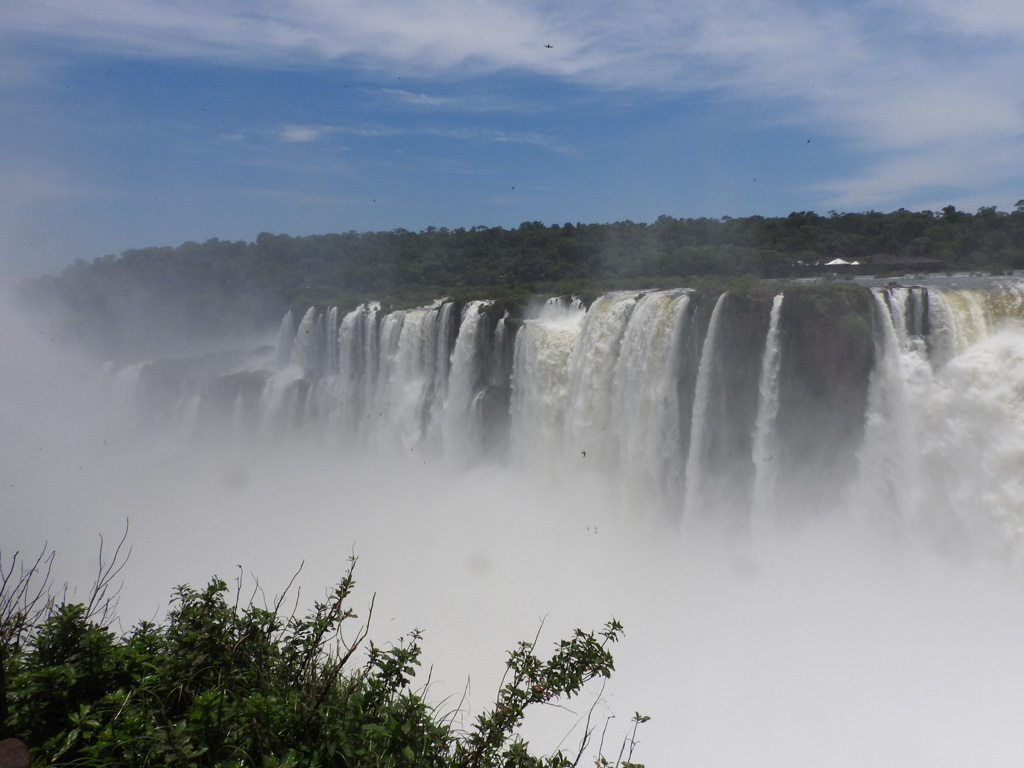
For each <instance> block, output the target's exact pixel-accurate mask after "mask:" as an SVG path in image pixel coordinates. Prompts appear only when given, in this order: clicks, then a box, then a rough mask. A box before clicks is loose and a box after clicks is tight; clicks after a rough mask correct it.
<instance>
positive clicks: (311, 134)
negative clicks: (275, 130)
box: [278, 125, 330, 144]
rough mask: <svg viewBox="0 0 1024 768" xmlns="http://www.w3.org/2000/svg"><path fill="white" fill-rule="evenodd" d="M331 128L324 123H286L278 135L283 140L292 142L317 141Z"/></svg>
mask: <svg viewBox="0 0 1024 768" xmlns="http://www.w3.org/2000/svg"><path fill="white" fill-rule="evenodd" d="M329 130H330V129H329V128H326V127H324V126H322V125H286V126H285V127H284V128H282V129H281V131H280V133H279V134H278V136H279V137H280V138H281V140H282V141H287V142H288V143H290V144H296V143H303V142H307V141H316V140H317V139H319V138H320V137H321V136H323V135H324V133H326V132H327V131H329Z"/></svg>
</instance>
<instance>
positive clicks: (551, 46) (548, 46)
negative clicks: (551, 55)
mask: <svg viewBox="0 0 1024 768" xmlns="http://www.w3.org/2000/svg"><path fill="white" fill-rule="evenodd" d="M544 47H545V48H554V47H555V46H553V45H551V44H550V43H546V44H545V45H544Z"/></svg>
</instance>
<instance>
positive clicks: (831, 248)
mask: <svg viewBox="0 0 1024 768" xmlns="http://www.w3.org/2000/svg"><path fill="white" fill-rule="evenodd" d="M835 259H842V260H844V261H846V262H851V263H849V264H845V265H839V266H835V265H829V262H832V261H834V260H835ZM852 262H856V263H852ZM1014 269H1024V200H1019V201H1018V202H1017V203H1016V205H1015V206H1014V210H1013V211H1011V212H1004V211H999V210H997V209H996V207H995V206H991V207H982V208H980V209H978V210H977V211H976V212H975V213H973V214H972V213H968V212H964V211H958V210H957V209H956V208H955V207H954V206H952V205H950V206H946V207H945V208H943V209H942V210H941V211H927V210H926V211H916V212H915V211H908V210H905V209H902V208H901V209H900V210H897V211H894V212H891V213H878V212H874V211H871V212H866V213H837V212H835V211H830V212H829V213H828V215H824V216H822V215H819V214H817V213H814V212H811V211H801V212H794V213H791V214H789V215H788V216H785V217H778V218H766V217H762V216H748V217H743V218H731V217H728V216H724V217H721V218H717V219H716V218H696V219H695V218H673V217H671V216H660V217H659V218H658V219H657V220H656V221H654V222H652V223H637V222H632V221H619V222H614V223H610V224H581V223H576V224H573V223H570V222H566V223H564V224H561V225H559V224H551V225H546V224H544V223H542V222H539V221H533V222H523V223H522V224H520V225H519V227H518V228H516V229H504V228H502V227H484V226H474V227H471V228H468V229H467V228H462V227H460V228H458V229H447V228H437V227H427V228H426V229H425V230H423V231H421V232H410V231H408V230H404V229H396V230H392V231H388V232H356V231H350V232H345V233H340V234H339V233H335V234H323V235H309V236H303V237H296V236H290V235H286V234H271V233H267V232H263V233H261V234H260V235H259V236H258V237H257V238H256V240H255V242H251V243H250V242H244V241H224V240H218V239H216V238H214V239H210V240H208V241H206V242H205V243H195V242H187V243H184V244H182V245H179V246H177V247H170V246H162V247H149V248H141V249H135V250H128V251H125V252H123V253H122V254H120V255H119V256H115V255H108V256H104V257H102V258H98V259H95V260H93V261H91V262H87V261H84V260H78V261H76V262H74V263H73V264H72V265H71V266H69V267H67V268H66V269H65V270H64V271H63V272H62V273H61V274H60V275H59V276H53V275H50V276H43V277H40V278H37V279H35V280H32V281H29V282H28V283H26V284H25V285H24V286H23V295H24V296H25V297H27V298H28V299H29V300H30V301H32V302H34V303H36V304H38V303H40V302H44V303H46V304H47V305H50V304H51V303H52V302H56V303H57V305H58V306H60V307H61V308H62V309H63V310H65V314H64V316H65V317H66V318H67V322H66V323H65V325H64V326H63V329H62V331H61V332H62V333H64V334H65V335H71V336H73V338H74V341H76V342H78V343H84V344H86V345H87V346H92V347H101V348H105V349H103V351H105V352H107V353H108V354H110V353H117V354H130V353H133V352H134V353H138V352H140V351H141V349H140V348H141V347H142V346H152V345H154V344H156V345H159V344H160V342H161V341H163V342H166V343H173V342H174V341H177V340H179V339H181V338H208V337H209V336H210V334H211V333H217V334H230V333H234V332H237V331H239V330H242V329H245V328H251V327H253V326H254V325H267V324H269V323H272V322H274V321H276V320H277V319H279V318H280V317H281V315H282V314H283V312H284V311H286V310H287V309H305V308H306V307H309V306H318V307H325V306H331V305H333V306H337V307H339V309H341V310H347V309H351V308H353V307H355V306H357V305H358V304H360V303H362V302H365V301H368V300H375V301H380V302H382V304H383V305H384V306H385V307H394V308H403V307H410V306H416V305H419V304H423V303H426V302H429V301H430V300H432V299H435V298H437V297H439V296H451V297H453V298H454V299H456V300H467V299H470V298H490V299H495V300H497V301H499V302H501V303H503V304H504V305H506V306H509V307H512V308H514V307H516V306H521V305H522V303H523V302H525V300H526V299H527V298H528V297H529V296H531V295H535V294H538V293H539V294H549V295H559V294H570V293H572V294H577V295H581V296H584V297H586V296H593V295H596V294H597V293H599V292H602V291H606V290H610V289H614V288H661V287H675V286H684V285H688V286H692V285H695V284H700V283H701V282H702V281H703V282H704V283H705V284H706V283H707V281H709V280H710V281H716V280H721V279H728V278H736V277H739V276H750V277H751V278H753V279H760V280H764V279H786V278H790V279H792V278H801V277H812V276H821V275H837V276H852V275H856V274H872V275H878V276H885V275H897V274H898V275H902V274H906V273H912V272H955V271H983V272H990V273H1001V272H1005V271H1008V270H1014ZM513 311H514V309H513ZM171 328H173V329H174V330H173V331H171V330H169V329H171Z"/></svg>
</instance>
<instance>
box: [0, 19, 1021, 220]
mask: <svg viewBox="0 0 1024 768" xmlns="http://www.w3.org/2000/svg"><path fill="white" fill-rule="evenodd" d="M4 28H5V31H0V36H6V37H8V38H12V39H22V38H25V37H31V38H32V39H34V40H40V39H43V40H45V39H51V40H55V41H57V42H59V43H60V44H61V45H64V46H66V45H68V44H71V45H73V46H78V47H80V48H83V49H101V50H104V51H106V52H117V53H121V54H126V55H136V56H147V57H156V58H190V59H195V58H200V59H205V60H214V61H217V60H220V61H231V62H234V63H238V64H243V65H248V66H253V67H268V66H294V65H296V64H302V63H310V64H322V63H323V62H332V61H337V62H342V63H344V64H345V65H346V66H356V67H360V68H366V69H378V70H386V71H391V72H399V71H415V72H416V73H417V75H418V76H419V77H421V78H427V77H430V76H431V75H432V74H443V75H444V77H445V78H447V79H450V78H452V77H460V76H461V77H467V78H468V77H477V76H480V75H482V74H487V73H492V72H497V71H501V70H518V71H527V72H531V73H534V74H538V75H541V76H547V77H551V78H556V79H559V80H562V81H567V82H572V83H577V84H582V85H585V86H587V87H589V88H593V89H598V90H602V89H603V90H606V89H646V90H647V91H649V92H651V91H657V92H662V93H673V92H675V93H688V92H698V91H699V92H703V93H710V94H714V95H715V96H716V97H718V98H720V99H726V100H728V99H744V100H753V101H756V102H758V103H760V104H763V105H764V111H765V113H766V114H770V115H771V116H772V118H773V119H774V120H776V121H785V122H790V123H793V124H799V125H801V126H805V127H806V128H807V129H808V130H814V131H818V132H820V133H821V134H824V135H830V136H832V137H834V138H836V139H838V140H839V141H840V142H842V143H843V145H844V146H845V147H846V148H847V149H849V150H853V151H855V152H858V153H860V154H861V155H862V157H863V158H864V167H863V169H862V171H861V172H860V173H859V175H858V176H857V177H856V178H849V179H842V178H837V179H834V180H833V181H831V182H829V183H828V184H829V186H830V187H832V188H834V189H835V190H836V191H837V199H847V200H855V199H865V200H868V199H870V196H871V195H876V194H880V193H881V190H883V189H888V190H889V191H890V193H892V194H893V195H895V194H897V193H898V194H905V195H913V194H914V188H913V183H912V181H911V180H912V179H920V180H921V181H920V183H921V184H922V185H923V184H925V177H926V176H936V177H953V176H957V175H960V177H961V179H962V182H961V183H962V184H968V183H970V182H969V181H967V179H968V178H969V177H970V178H973V177H977V175H978V174H976V173H974V174H966V175H961V174H962V172H963V171H964V170H965V169H964V168H962V167H958V164H957V163H953V162H951V161H950V160H949V158H948V157H947V156H946V155H947V153H948V152H949V151H950V150H951V148H956V147H957V146H958V142H960V143H961V144H970V145H971V146H970V147H969V149H968V151H967V154H966V155H964V156H969V157H971V158H972V160H973V165H974V166H975V167H981V168H989V169H994V170H993V172H995V171H996V170H997V169H998V162H996V161H997V156H996V153H997V152H999V153H1004V154H1005V153H1007V152H1009V153H1010V154H1014V155H1015V154H1017V153H1018V152H1019V149H1020V148H1021V147H1022V146H1024V139H1022V137H1021V136H1020V126H1021V125H1024V95H1022V93H1021V91H1020V88H1019V86H1018V82H1017V81H1018V79H1019V78H1018V76H1017V75H1018V73H1020V72H1022V71H1024V5H1021V4H1020V3H1018V2H1015V0H850V1H849V2H817V1H814V2H812V0H690V2H687V3H665V2H664V1H663V0H564V1H563V2H561V3H558V4H553V3H550V2H548V1H547V0H374V1H373V2H369V1H368V0H351V1H350V2H338V0H207V2H204V3H197V2H194V0H90V2H81V1H80V0H33V2H7V3H6V4H5V8H4ZM0 39H2V37H0ZM546 46H551V47H546ZM383 93H384V94H385V95H387V96H388V97H389V98H392V99H395V100H397V101H399V102H401V103H404V104H408V105H418V106H424V107H429V106H442V105H447V106H455V105H454V104H453V102H452V100H451V99H449V98H445V97H439V96H432V95H430V94H428V93H423V92H416V91H410V90H399V89H384V90H383ZM322 135H323V129H322V128H321V127H319V126H302V125H295V126H286V127H285V128H284V129H283V130H282V132H281V134H280V138H281V139H282V140H285V141H289V142H308V141H313V140H316V139H317V138H321V137H322ZM490 140H493V141H519V142H523V143H536V144H538V145H545V141H546V140H544V139H543V137H532V138H531V137H530V136H529V135H527V134H522V135H518V136H517V135H513V134H510V135H509V136H507V137H504V138H503V137H502V136H500V135H497V134H495V135H494V136H492V137H491V139H490ZM986 146H987V147H989V148H990V149H988V150H986V149H985V147H986ZM959 149H961V150H962V149H963V147H962V146H960V147H959ZM894 153H895V154H894ZM899 153H906V155H905V156H903V157H900V156H899ZM914 167H919V168H920V169H922V170H921V172H915V173H910V171H911V170H912V169H913V168H914ZM926 168H932V169H933V171H932V172H929V173H924V169H926ZM943 168H944V169H945V170H944V171H941V172H940V171H939V170H936V169H943ZM901 173H907V174H909V175H908V176H906V177H903V176H900V174H901ZM897 178H903V179H906V181H904V183H902V184H899V185H898V187H899V189H897V187H896V186H893V184H894V183H895V180H896V179H897ZM844 186H845V191H842V190H843V188H844ZM923 188H924V187H923V186H922V187H921V189H923Z"/></svg>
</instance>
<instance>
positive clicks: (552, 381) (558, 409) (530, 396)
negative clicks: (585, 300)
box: [510, 300, 586, 471]
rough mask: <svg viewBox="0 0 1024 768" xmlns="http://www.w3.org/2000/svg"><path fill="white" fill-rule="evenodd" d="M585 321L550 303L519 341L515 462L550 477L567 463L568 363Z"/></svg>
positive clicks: (577, 310) (571, 309) (572, 309)
mask: <svg viewBox="0 0 1024 768" xmlns="http://www.w3.org/2000/svg"><path fill="white" fill-rule="evenodd" d="M585 316H586V312H585V310H583V309H582V308H581V307H579V306H576V305H572V306H567V305H566V304H564V303H563V302H561V301H557V300H552V301H548V302H547V303H546V304H545V306H544V308H543V309H542V310H541V312H540V314H539V316H538V317H536V318H534V319H530V320H526V321H525V322H524V324H523V328H522V329H521V330H520V331H519V333H518V334H517V336H516V341H515V352H514V355H513V363H512V402H511V407H510V415H511V422H512V423H511V442H512V456H513V459H514V460H515V461H516V462H519V463H522V464H525V465H526V466H529V467H533V468H536V469H538V470H541V471H544V470H545V469H546V471H550V469H551V468H552V467H558V466H561V465H563V463H564V461H565V433H564V424H565V421H566V414H567V411H568V402H569V393H570V376H569V371H570V365H569V360H570V357H571V356H572V353H573V348H574V347H575V345H576V340H577V338H578V337H579V336H580V332H581V330H582V327H583V321H584V318H585Z"/></svg>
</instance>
